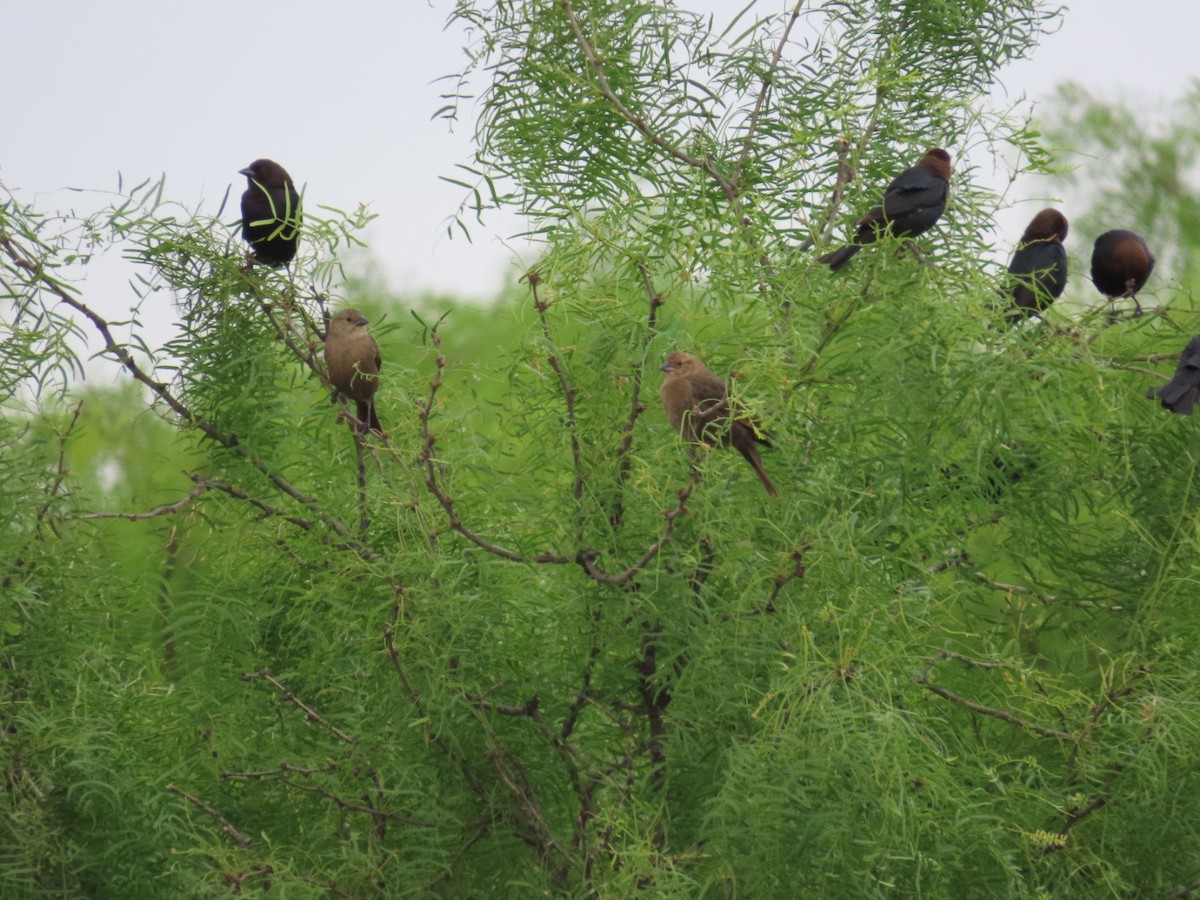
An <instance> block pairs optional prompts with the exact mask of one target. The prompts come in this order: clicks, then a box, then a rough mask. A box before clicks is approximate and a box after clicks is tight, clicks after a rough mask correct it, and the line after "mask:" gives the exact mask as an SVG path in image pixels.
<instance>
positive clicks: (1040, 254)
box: [1008, 209, 1067, 322]
mask: <svg viewBox="0 0 1200 900" xmlns="http://www.w3.org/2000/svg"><path fill="white" fill-rule="evenodd" d="M1066 237H1067V217H1066V216H1064V215H1063V214H1062V213H1060V212H1059V211H1058V210H1057V209H1043V210H1042V211H1041V212H1040V213H1038V214H1037V215H1036V216H1034V217H1033V221H1032V222H1030V223H1029V227H1028V228H1026V229H1025V233H1024V234H1023V235H1021V243H1020V244H1018V245H1017V252H1016V253H1014V254H1013V258H1012V262H1010V263H1009V264H1008V274H1009V275H1010V276H1011V283H1012V288H1011V292H1012V307H1013V308H1012V310H1011V311H1010V312H1009V314H1008V320H1009V321H1010V322H1019V321H1021V319H1027V318H1029V317H1030V316H1034V315H1037V314H1038V313H1041V312H1044V311H1045V310H1046V308H1047V307H1049V306H1050V304H1051V303H1053V302H1054V301H1055V300H1057V299H1058V298H1059V296H1060V295H1061V294H1062V292H1063V288H1065V287H1066V286H1067V250H1066V248H1065V247H1064V246H1063V241H1064V240H1066Z"/></svg>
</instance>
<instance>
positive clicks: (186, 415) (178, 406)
mask: <svg viewBox="0 0 1200 900" xmlns="http://www.w3.org/2000/svg"><path fill="white" fill-rule="evenodd" d="M0 248H3V250H4V252H5V253H6V254H7V255H8V257H9V259H11V260H12V261H13V264H14V265H16V266H17V267H18V268H20V269H24V270H25V271H27V272H29V273H30V274H31V275H32V276H33V278H34V280H35V281H36V282H37V283H38V284H39V285H41V286H42V287H43V288H45V289H46V290H48V291H49V292H50V293H52V294H53V295H54V296H55V297H57V298H58V299H59V300H60V301H61V302H62V303H64V304H65V305H67V306H69V307H71V308H72V309H74V310H75V311H76V312H78V313H80V314H82V315H83V316H84V317H85V318H87V319H88V321H90V322H91V323H92V326H93V327H94V328H95V329H96V331H97V333H98V334H99V335H100V337H101V339H102V340H103V341H104V351H103V352H105V353H107V354H109V356H111V357H112V358H114V359H115V360H117V362H118V363H120V364H121V365H122V366H123V367H124V368H125V369H127V370H128V371H129V373H130V374H131V375H132V376H133V378H134V379H135V380H136V381H138V382H140V383H141V384H143V385H145V386H146V387H147V388H149V390H150V392H151V393H152V394H153V395H154V396H155V397H157V398H159V399H160V400H161V401H162V402H163V403H165V404H166V405H167V406H168V407H170V409H171V410H172V411H173V412H174V413H175V414H176V415H177V416H179V418H180V419H182V420H183V421H184V422H187V423H188V424H189V425H191V426H192V427H194V428H197V429H199V430H200V431H201V432H202V433H203V434H204V435H205V436H207V437H208V438H210V439H211V440H213V441H215V442H216V443H218V444H220V445H221V446H222V447H225V448H226V449H227V450H230V451H232V452H233V453H235V454H236V455H238V456H240V457H241V458H242V459H244V460H246V461H247V462H249V463H250V464H251V465H252V466H254V468H256V469H257V470H258V471H259V472H260V473H261V474H262V475H263V476H264V477H265V478H267V479H268V480H269V481H270V482H271V483H272V484H273V485H275V487H276V488H278V489H279V490H280V491H282V492H283V493H284V494H286V495H288V496H289V497H291V498H292V499H293V500H295V501H296V502H297V503H300V504H302V505H304V506H306V507H308V508H309V509H313V510H320V504H319V503H318V502H317V500H316V498H314V497H309V496H307V495H306V494H304V493H303V492H302V491H300V490H299V489H298V488H297V487H296V486H295V485H293V484H292V483H291V482H290V481H288V480H287V479H286V478H284V477H283V476H282V475H280V474H279V473H277V472H274V471H272V470H271V469H270V468H269V467H268V466H267V465H266V464H265V463H264V462H263V461H262V460H260V459H259V458H258V457H256V456H255V455H254V454H252V453H251V452H249V451H248V450H246V449H245V448H244V447H242V446H240V445H239V444H238V440H237V438H236V437H235V436H234V435H232V434H226V433H224V432H222V431H221V430H220V429H218V428H216V427H215V426H214V425H212V424H211V423H209V422H208V421H206V420H205V419H203V418H202V417H200V416H198V415H196V414H195V413H193V412H192V411H191V410H190V409H188V407H187V406H185V405H184V404H183V403H182V402H181V401H180V400H179V399H177V398H176V397H175V396H174V395H173V394H172V393H171V391H170V390H169V389H168V387H167V385H166V384H164V383H163V382H161V381H155V380H154V379H153V378H151V377H150V376H149V375H148V374H147V373H146V372H145V371H143V370H142V368H141V366H139V365H138V364H137V361H136V360H135V359H134V358H133V356H132V355H131V354H130V353H129V351H128V350H127V349H126V348H125V346H124V345H122V344H119V343H117V341H116V338H114V337H113V334H112V329H111V327H110V326H109V323H108V321H107V320H106V319H105V318H104V317H103V316H101V315H100V314H99V313H97V312H95V311H94V310H93V309H91V308H90V307H89V306H88V305H87V304H86V303H84V302H83V301H82V300H79V299H78V298H76V297H75V296H73V295H72V294H71V292H70V291H68V290H67V289H66V288H65V287H64V286H63V285H62V284H60V283H59V282H58V281H57V280H55V279H54V278H51V277H50V276H49V275H47V274H46V273H45V272H44V271H42V269H41V267H40V266H38V265H37V264H36V263H34V262H33V261H32V260H30V259H29V258H28V257H27V256H26V255H25V254H24V253H23V252H22V251H21V250H20V248H18V247H17V245H16V244H15V243H14V242H13V241H12V240H11V239H10V238H9V237H7V236H6V235H2V234H0ZM320 516H321V520H322V522H324V523H325V525H326V526H327V527H328V528H330V529H332V530H333V531H334V532H336V533H337V534H339V535H340V536H341V537H344V538H348V539H349V538H353V532H352V531H351V530H350V529H349V528H347V527H346V525H345V524H344V523H342V522H341V521H340V520H338V519H337V518H336V517H334V516H331V515H329V514H328V513H325V512H320Z"/></svg>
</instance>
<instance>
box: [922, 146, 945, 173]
mask: <svg viewBox="0 0 1200 900" xmlns="http://www.w3.org/2000/svg"><path fill="white" fill-rule="evenodd" d="M917 165H918V166H920V167H921V168H923V169H929V171H931V172H933V174H935V175H937V176H938V178H940V179H942V180H943V181H949V180H950V154H949V153H947V152H946V151H945V150H943V149H942V148H941V147H934V148H933V149H932V150H930V151H929V152H928V153H926V154H925V155H924V156H923V157H921V161H920V162H919V163H917Z"/></svg>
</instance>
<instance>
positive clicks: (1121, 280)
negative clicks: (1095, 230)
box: [1092, 228, 1154, 314]
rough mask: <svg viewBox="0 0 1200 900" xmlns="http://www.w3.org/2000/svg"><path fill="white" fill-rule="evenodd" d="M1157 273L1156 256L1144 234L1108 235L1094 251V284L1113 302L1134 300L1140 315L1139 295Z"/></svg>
mask: <svg viewBox="0 0 1200 900" xmlns="http://www.w3.org/2000/svg"><path fill="white" fill-rule="evenodd" d="M1153 271H1154V254H1153V253H1151V252H1150V248H1149V247H1147V246H1146V242H1145V241H1144V240H1142V236H1141V235H1140V234H1136V233H1135V232H1132V231H1125V230H1124V229H1120V228H1118V229H1116V230H1115V231H1106V232H1104V234H1102V235H1100V237H1098V238H1096V246H1095V247H1093V248H1092V281H1093V283H1095V285H1096V290H1098V291H1099V292H1100V293H1102V294H1103V295H1104V296H1105V297H1107V298H1108V299H1109V300H1122V299H1124V298H1126V297H1132V298H1133V305H1134V306H1135V307H1136V308H1137V312H1138V313H1139V314H1140V313H1141V311H1142V307H1141V304H1139V303H1138V300H1137V292H1138V291H1140V290H1141V289H1142V288H1143V287H1145V285H1146V280H1147V279H1148V278H1149V277H1150V273H1151V272H1153Z"/></svg>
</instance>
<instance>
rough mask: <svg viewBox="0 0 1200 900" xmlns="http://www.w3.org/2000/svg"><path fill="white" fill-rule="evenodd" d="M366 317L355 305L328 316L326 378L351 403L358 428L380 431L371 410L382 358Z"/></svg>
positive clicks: (373, 409) (374, 414)
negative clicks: (368, 329) (327, 374)
mask: <svg viewBox="0 0 1200 900" xmlns="http://www.w3.org/2000/svg"><path fill="white" fill-rule="evenodd" d="M366 325H367V320H366V319H365V318H364V317H363V314H362V313H360V312H359V311H358V310H357V309H343V310H341V311H340V312H339V313H337V314H336V315H335V316H334V317H333V318H331V319H330V320H329V333H328V334H327V335H326V337H325V365H326V366H328V367H329V381H330V382H331V383H332V384H333V386H334V387H335V388H337V390H338V393H341V394H344V395H345V396H347V397H349V398H350V399H351V400H353V401H354V403H355V410H356V412H355V414H356V416H357V417H358V422H359V426H360V430H362V429H363V428H370V429H371V430H372V431H376V432H378V433H380V434H383V426H382V425H380V424H379V416H378V415H377V414H376V412H375V391H377V390H378V389H379V369H380V367H381V366H382V365H383V358H382V357H381V356H380V355H379V344H377V343H376V342H375V338H373V337H371V334H370V332H368V331H367V329H366Z"/></svg>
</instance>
